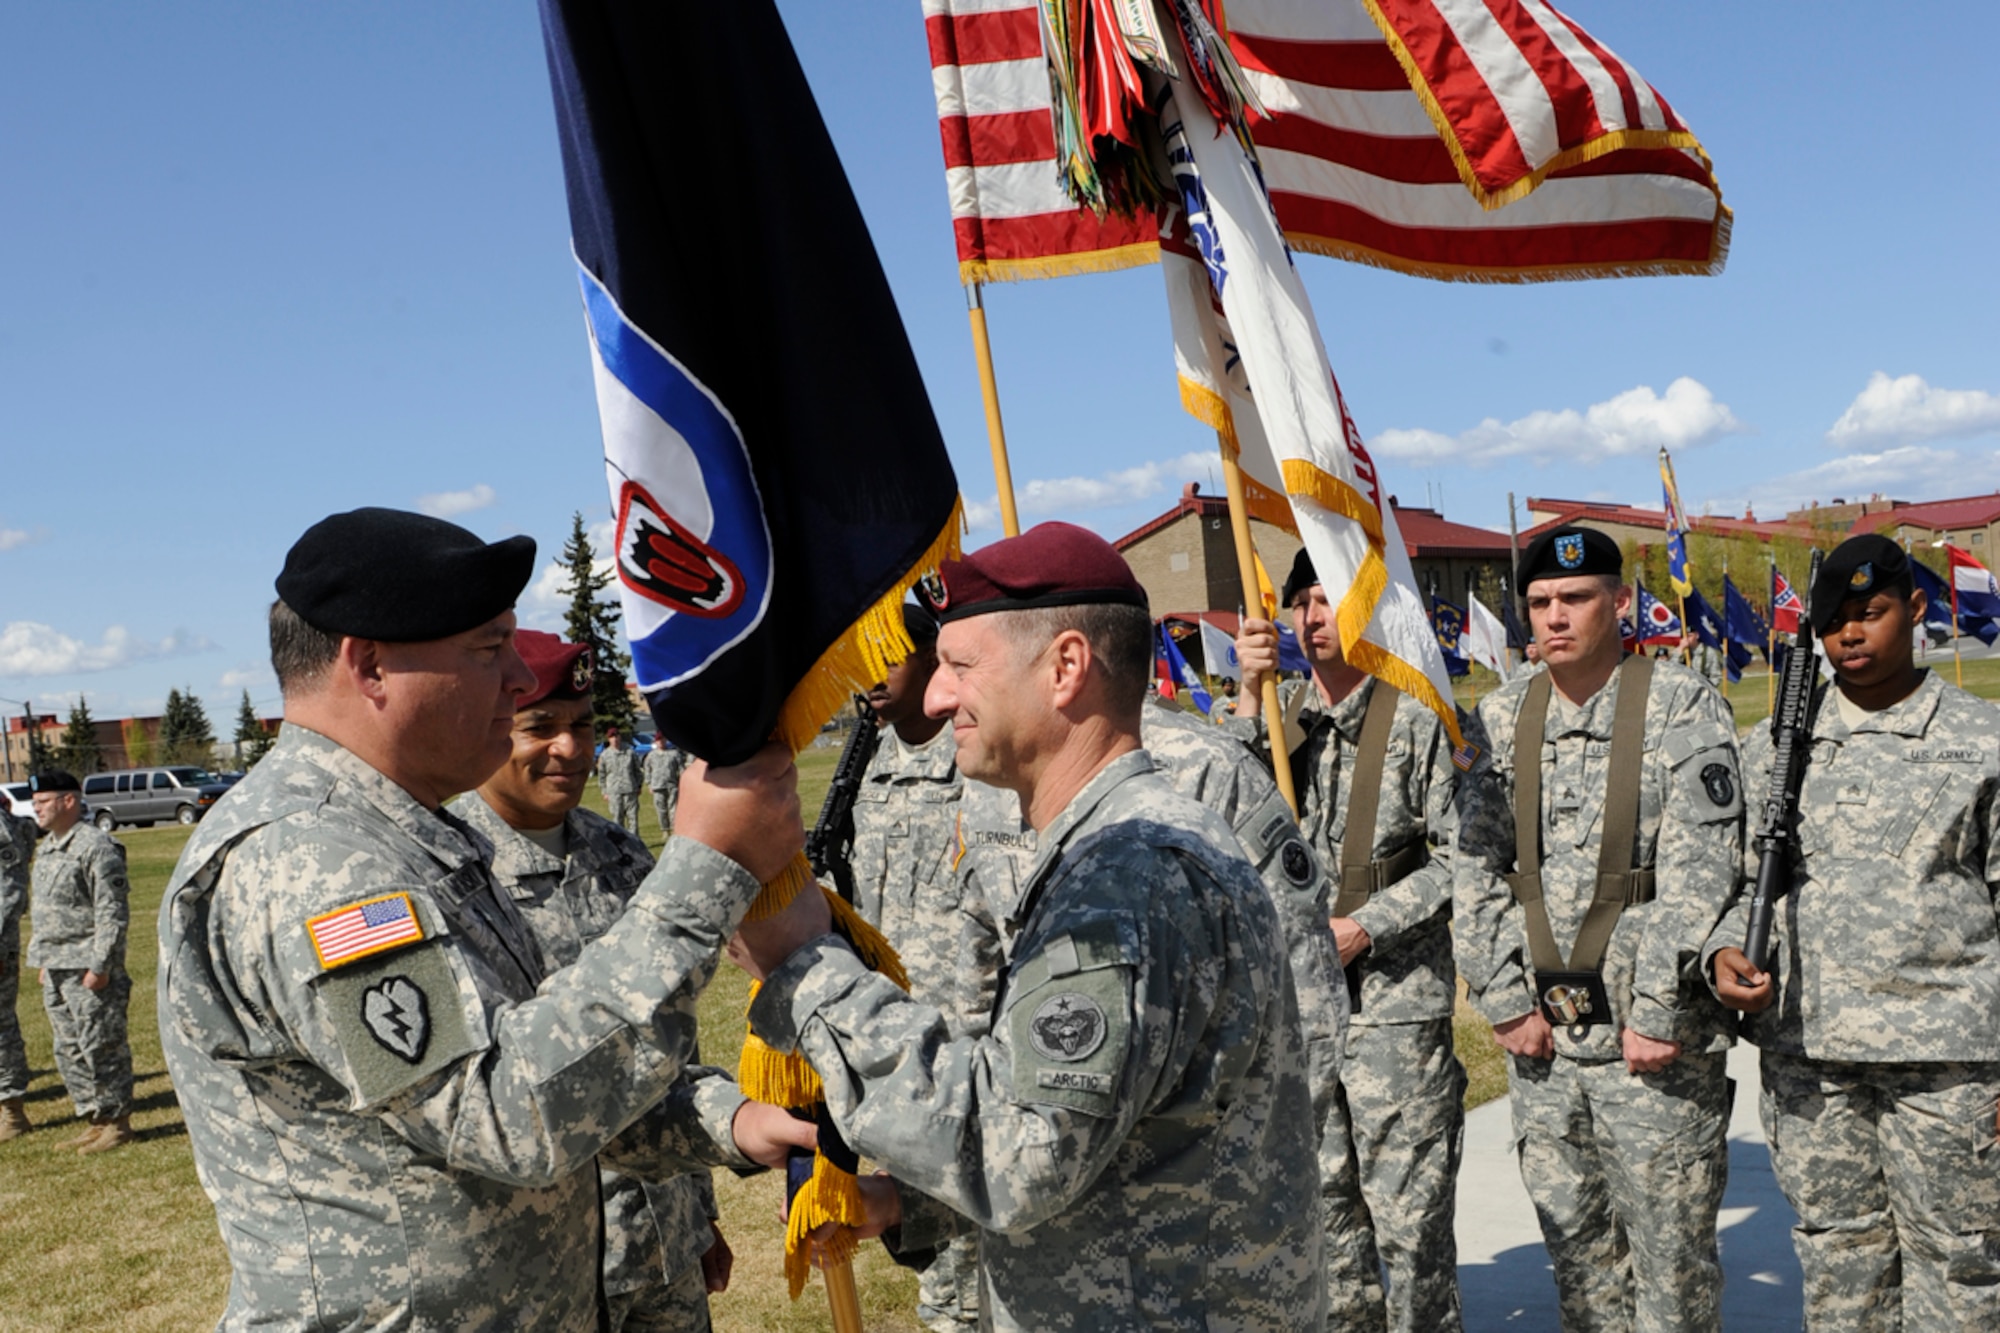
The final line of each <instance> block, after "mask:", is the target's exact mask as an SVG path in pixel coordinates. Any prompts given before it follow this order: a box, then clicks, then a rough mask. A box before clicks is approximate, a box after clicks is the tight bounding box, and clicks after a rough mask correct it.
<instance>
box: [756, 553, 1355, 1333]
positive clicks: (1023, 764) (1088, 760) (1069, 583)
mask: <svg viewBox="0 0 2000 1333" xmlns="http://www.w3.org/2000/svg"><path fill="white" fill-rule="evenodd" d="M937 585H938V586H937V587H935V588H934V589H933V600H934V602H935V603H936V604H937V605H938V607H939V609H940V620H941V622H942V624H943V629H942V631H941V634H940V637H939V640H938V653H939V661H940V666H939V669H938V672H937V674H936V675H935V676H934V677H933V678H932V681H931V686H930V691H929V694H928V696H927V699H926V703H927V707H928V709H929V711H931V712H933V713H935V714H939V715H947V714H948V715H950V716H951V718H952V723H953V728H954V733H955V736H956V740H957V744H958V758H959V767H960V769H961V771H962V772H964V773H965V774H966V775H967V776H968V777H969V778H976V779H980V780H998V781H1002V782H1005V783H1007V784H1008V785H1009V786H1010V787H1011V788H1012V789H1013V790H1014V791H1015V792H1016V793H1017V795H1019V796H1020V798H1021V801H1022V806H1023V808H1024V809H1025V810H1026V811H1027V812H1028V822H1029V823H1030V824H1031V825H1032V826H1033V827H1034V828H1035V830H1036V833H1037V840H1038V851H1037V855H1036V859H1035V862H1034V865H1033V867H1032V869H1031V870H1030V871H1029V873H1028V875H1027V877H1026V880H1025V881H1024V883H1023V885H1022V892H1021V896H1020V899H1019V901H1018V903H1017V904H1016V906H1015V908H1014V910H1013V913H1012V915H1013V917H1014V920H1015V923H1016V929H1015V930H1014V932H1013V937H1012V938H1013V949H1012V954H1011V956H1010V958H1009V959H1008V961H1007V964H1006V968H1005V971H1004V972H1003V974H1002V976H1001V982H1000V999H999V1001H998V1002H997V1004H996V1007H995V1014H994V1020H993V1023H992V1027H991V1030H990V1032H989V1033H988V1034H987V1035H986V1036H983V1037H977V1038H969V1037H953V1036H952V1035H951V1034H950V1031H949V1025H948V1023H947V1021H946V1018H945V1016H944V1014H943V1013H942V1012H940V1011H939V1010H938V1009H937V1008H936V1007H934V1006H929V1005H924V1004H921V1003H919V1002H918V1001H916V1000H913V999H911V998H910V997H909V996H907V995H905V994H903V993H902V992H901V991H900V990H897V989H896V988H895V987H894V986H893V985H892V984H891V983H890V982H888V981H887V980H886V979H884V978H882V977H881V976H879V975H878V974H875V973H872V972H869V971H868V970H867V969H866V968H864V967H863V966H862V965H861V963H860V961H859V960H858V959H857V958H855V956H854V955H853V953H852V952H851V951H850V950H849V949H848V948H847V946H846V945H845V943H844V942H842V941H841V940H840V939H839V937H837V936H832V935H828V934H827V933H826V931H827V925H828V919H827V915H826V906H825V902H824V900H823V898H820V897H817V896H816V895H812V894H801V895H799V896H798V898H797V899H796V900H795V901H794V902H793V903H792V905H791V906H790V907H789V908H787V909H786V911H784V912H782V913H780V914H778V915H777V916H775V917H772V918H770V919H768V920H765V921H758V922H749V923H746V924H745V925H743V926H742V927H741V928H739V931H738V936H737V940H736V942H735V943H734V944H733V945H732V946H731V948H732V954H733V956H736V957H738V958H739V959H740V960H742V961H744V962H745V964H746V966H748V967H749V968H750V969H751V970H752V972H753V974H754V975H758V976H760V977H761V979H762V981H763V985H762V989H761V990H760V991H759V993H758V995H757V998H756V1000H755V1002H754V1003H753V1005H752V1006H751V1024H752V1027H753V1028H754V1030H756V1031H757V1032H758V1033H759V1034H760V1035H761V1036H762V1037H763V1038H764V1039H765V1040H766V1041H768V1042H770V1043H771V1044H772V1045H773V1046H774V1047H776V1048H778V1049H780V1050H790V1049H794V1048H797V1049H800V1050H802V1051H803V1052H804V1053H805V1054H806V1055H807V1056H808V1057H809V1058H810V1059H811V1060H812V1062H813V1064H814V1065H815V1067H817V1068H818V1069H819V1071H820V1073H821V1077H822V1078H823V1079H824V1080H825V1085H826V1095H827V1104H828V1107H829V1109H830V1110H831V1112H832V1114H833V1118H834V1120H835V1123H836V1124H837V1125H838V1126H839V1128H840V1130H841V1132H842V1134H843V1135H844V1136H845V1137H846V1138H847V1140H848V1142H849V1143H850V1144H852V1145H853V1146H854V1148H855V1149H857V1150H858V1151H859V1152H860V1153H862V1154H863V1155H864V1156H866V1157H869V1158H872V1159H874V1160H876V1161H878V1162H880V1163H881V1164H882V1165H883V1166H884V1167H885V1168H886V1169H887V1171H888V1172H889V1173H890V1174H891V1176H893V1177H894V1181H893V1182H888V1181H883V1180H879V1179H864V1181H863V1182H862V1184H863V1192H864V1197H865V1198H866V1199H867V1201H868V1204H869V1209H870V1217H871V1221H870V1223H869V1225H868V1227H866V1228H864V1229H863V1230H864V1232H866V1231H872V1230H876V1229H879V1228H881V1227H884V1226H891V1227H894V1228H896V1234H895V1236H894V1237H893V1240H894V1243H895V1244H896V1245H897V1246H898V1247H899V1248H903V1249H910V1248H917V1247H921V1246H924V1245H926V1244H928V1243H930V1241H931V1240H932V1239H933V1238H934V1236H935V1234H936V1228H937V1226H938V1223H939V1221H940V1220H941V1219H942V1218H943V1217H945V1216H948V1215H949V1213H952V1212H955V1213H956V1214H958V1215H960V1216H963V1217H966V1218H970V1219H972V1220H973V1221H975V1222H977V1223H978V1224H979V1226H980V1238H979V1239H980V1249H979V1258H980V1286H981V1297H982V1300H981V1305H982V1312H981V1317H982V1319H983V1321H984V1324H985V1326H986V1327H988V1328H992V1329H998V1330H1015V1329H1047V1328H1111V1327H1133V1326H1137V1325H1140V1324H1143V1325H1144V1326H1146V1327H1150V1328H1157V1329H1186V1330H1196V1329H1200V1330H1215V1331H1218V1333H1220V1331H1223V1330H1227V1331H1230V1333H1239V1331H1241V1333H1248V1330H1263V1329H1270V1330H1279V1329H1283V1330H1296V1329H1300V1328H1309V1327H1315V1326H1317V1325H1318V1324H1319V1323H1320V1321H1321V1320H1322V1319H1323V1317H1324V1309H1325V1288H1324V1284H1323V1282H1322V1280H1321V1277H1320V1238H1319V1229H1318V1227H1317V1226H1315V1225H1314V1219H1313V1214H1314V1207H1313V1200H1314V1198H1315V1197H1316V1193H1317V1191H1316V1182H1315V1176H1316V1167H1315V1163H1314V1158H1313V1152H1314V1144H1313V1132H1312V1125H1311V1115H1312V1107H1311V1099H1310V1096H1309V1094H1308V1091H1307V1088H1306V1083H1305V1075H1304V1065H1303V1058H1302V1052H1301V1050H1300V1038H1299V1030H1298V1019H1297V1008H1296V1003H1295V1001H1294V998H1293V994H1292V988H1291V987H1290V986H1289V985H1288V984H1286V981H1287V973H1288V970H1289V969H1288V967H1287V964H1286V960H1285V955H1284V952H1283V949H1282V948H1281V946H1280V945H1279V943H1278V935H1279V928H1278V924H1277V920H1276V913H1275V910H1274V909H1273V907H1272V905H1271V901H1270V895H1269V894H1268V893H1266V892H1265V890H1264V888H1263V886H1262V884H1261V883H1260V882H1259V881H1258V879H1257V875H1256V872H1255V871H1254V870H1253V869H1252V868H1251V867H1250V865H1249V863H1248V862H1247V861H1246V860H1245V859H1244V857H1243V849H1242V845H1241V844H1240V843H1239V842H1238V841H1237V839H1236V836H1235V834H1234V833H1233V832H1231V831H1230V829H1229V827H1228V826H1227V825H1226V824H1224V823H1222V821H1221V820H1220V819H1218V818H1216V817H1215V816H1214V815H1213V814H1211V813H1209V812H1208V811H1205V810H1203V809H1202V808H1201V807H1200V806H1197V805H1195V804H1194V803H1193V802H1192V801H1189V800H1188V799H1186V798H1185V797H1183V796H1180V795H1178V794H1176V793H1175V792H1173V791H1172V790H1170V789H1169V788H1168V787H1167V786H1166V785H1165V784H1164V783H1162V782H1161V781H1160V780H1159V779H1158V777H1157V776H1155V775H1154V773H1153V771H1152V768H1153V765H1152V762H1151V760H1150V759H1149V758H1148V757H1147V756H1146V754H1145V753H1144V751H1142V750H1141V749H1140V748H1139V727H1140V721H1139V719H1140V711H1141V709H1142V707H1143V702H1142V701H1143V698H1144V693H1145V689H1146V682H1147V677H1148V675H1149V668H1150V663H1151V645H1152V625H1151V622H1150V620H1149V619H1148V617H1147V615H1146V610H1145V592H1144V590H1143V589H1142V588H1141V587H1140V586H1139V584H1138V581H1137V580H1136V579H1135V578H1134V577H1133V576H1132V573H1131V571H1130V569H1129V568H1128V567H1127V566H1126V565H1125V563H1124V561H1123V560H1122V559H1121V558H1120V557H1119V556H1118V554H1117V552H1116V551H1114V550H1113V549H1112V548H1111V547H1110V545H1109V544H1108V543H1106V542H1104V541H1103V540H1102V539H1101V538H1098V537H1096V536H1094V535H1092V534H1090V533H1087V532H1084V531H1083V530H1082V529H1079V528H1075V527H1071V526H1070V525H1068V524H1059V523H1051V524H1043V525H1042V526H1040V527H1038V528H1035V529H1033V530H1032V531H1030V532H1028V533H1026V534H1025V535H1023V536H1021V537H1016V538H1010V539H1008V540H1007V541H1003V542H1000V543H998V544H996V545H994V546H991V547H988V548H986V549H985V550H983V551H981V552H979V553H977V554H976V555H973V556H970V557H968V558H967V559H965V560H963V561H947V562H945V564H944V566H943V568H942V569H941V570H940V572H939V576H938V580H937ZM947 1210H948V1211H947Z"/></svg>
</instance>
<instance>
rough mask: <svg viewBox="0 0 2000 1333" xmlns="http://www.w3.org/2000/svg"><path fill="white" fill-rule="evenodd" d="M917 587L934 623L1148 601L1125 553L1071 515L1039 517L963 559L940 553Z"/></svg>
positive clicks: (1143, 605) (1139, 604)
mask: <svg viewBox="0 0 2000 1333" xmlns="http://www.w3.org/2000/svg"><path fill="white" fill-rule="evenodd" d="M918 587H919V589H920V590H921V593H922V595H923V598H924V600H925V601H926V602H928V603H929V605H930V608H931V610H933V611H935V612H936V613H937V618H938V624H940V625H949V624H950V623H951V622H952V621H954V620H962V619H964V618H965V617H967V616H983V615H986V614H987V613H988V612H991V611H1031V610H1034V609H1036V608H1038V607H1045V606H1090V605H1101V604H1105V603H1110V604H1113V605H1120V606H1136V607H1138V608H1139V609H1140V610H1142V611H1143V610H1145V609H1147V606H1146V590H1145V588H1144V587H1142V586H1141V585H1140V583H1139V580H1138V578H1137V576H1135V575H1134V574H1133V573H1132V566H1130V565H1128V564H1126V563H1125V557H1124V556H1122V555H1120V554H1118V549H1117V548H1116V547H1114V546H1113V545H1112V544H1111V543H1110V542H1108V541H1105V540H1104V538H1102V537H1100V536H1098V535H1097V534H1096V533H1094V532H1091V531H1089V530H1088V529H1085V528H1079V527H1077V526H1076V525H1075V524H1074V523H1038V524H1036V525H1035V526H1034V527H1032V528H1029V529H1028V530H1027V531H1026V532H1024V533H1022V534H1021V535H1020V536H1018V537H1008V538H1006V539H1005V540H1003V541H997V542H994V543H993V544H992V545H991V546H987V547H982V548H981V549H979V550H977V551H974V552H973V553H972V554H971V555H968V556H966V557H965V558H964V559H963V560H947V561H945V562H944V563H942V564H941V565H939V566H938V572H937V574H936V575H935V576H934V577H932V578H929V579H926V580H924V582H923V583H921V584H919V585H918Z"/></svg>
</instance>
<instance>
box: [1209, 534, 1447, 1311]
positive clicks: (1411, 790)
mask: <svg viewBox="0 0 2000 1333" xmlns="http://www.w3.org/2000/svg"><path fill="white" fill-rule="evenodd" d="M1283 600H1284V603H1285V605H1286V606H1287V607H1289V608H1291V613H1292V621H1293V629H1294V630H1295V632H1296V633H1297V635H1298V640H1299V646H1300V648H1301V649H1302V650H1303V651H1304V652H1305V654H1306V660H1307V661H1308V662H1309V663H1310V664H1311V667H1312V673H1313V674H1312V686H1311V688H1309V689H1307V690H1306V691H1305V696H1306V697H1305V699H1304V702H1303V706H1302V707H1301V708H1300V709H1299V711H1298V715H1297V716H1298V722H1299V725H1300V727H1301V728H1302V730H1303V732H1304V739H1303V741H1302V742H1301V743H1300V744H1299V745H1297V746H1296V747H1295V748H1294V749H1293V750H1292V753H1291V758H1290V763H1291V769H1292V774H1293V782H1294V784H1295V787H1296V790H1297V792H1298V798H1299V815H1300V823H1301V825H1302V826H1303V830H1304V832H1305V835H1306V837H1307V839H1308V840H1309V841H1310V843H1311V845H1312V849H1313V851H1314V852H1315V853H1316V854H1317V855H1318V858H1319V860H1320V861H1321V862H1322V863H1323V864H1324V865H1325V866H1326V867H1327V868H1328V873H1329V874H1330V875H1336V876H1337V875H1338V874H1339V868H1340V866H1341V852H1342V847H1343V839H1344V837H1345V835H1346V831H1347V829H1348V828H1349V827H1350V822H1351V820H1352V818H1353V812H1352V811H1351V810H1350V809H1349V808H1348V807H1349V805H1350V803H1351V800H1350V787H1349V784H1350V783H1351V782H1352V781H1353V780H1354V777H1355V772H1356V768H1357V764H1358V755H1359V747H1360V743H1361V736H1362V723H1363V719H1364V717H1366V715H1367V713H1368V709H1369V705H1370V703H1371V702H1372V701H1373V700H1374V698H1375V695H1376V693H1377V692H1378V691H1381V690H1386V689H1388V688H1389V687H1388V686H1386V685H1384V684H1382V683H1381V682H1380V681H1377V680H1375V679H1373V678H1372V677H1370V676H1367V675H1364V674H1363V673H1362V672H1360V671H1359V670H1357V669H1356V668H1354V667H1351V666H1349V665H1348V664H1347V662H1346V661H1345V659H1344V658H1343V657H1342V655H1341V647H1340V633H1339V629H1338V627H1337V626H1336V624H1335V621H1334V614H1333V610H1334V609H1333V607H1332V605H1331V604H1329V602H1328V601H1327V597H1326V593H1325V591H1324V589H1323V588H1322V587H1321V586H1320V582H1319V576H1318V575H1317V573H1315V572H1314V570H1313V566H1312V557H1311V556H1310V554H1308V553H1307V552H1306V551H1304V550H1301V551H1300V552H1299V553H1298V558H1297V559H1296V560H1295V561H1294V562H1293V565H1292V571H1291V574H1290V576H1289V577H1288V578H1287V579H1286V580H1285V588H1284V597H1283ZM1236 655H1237V660H1238V662H1239V663H1240V665H1241V666H1242V668H1243V690H1242V693H1241V695H1240V700H1241V701H1240V702H1239V703H1238V705H1237V716H1238V717H1239V718H1242V719H1245V720H1246V721H1248V720H1249V719H1256V718H1258V717H1259V715H1260V713H1261V711H1262V701H1263V699H1262V688H1263V681H1264V678H1265V677H1266V676H1268V675H1269V674H1271V673H1272V672H1275V671H1276V670H1277V669H1278V636H1277V629H1276V627H1275V626H1274V625H1272V624H1271V622H1269V621H1265V620H1257V619H1246V620H1245V621H1244V622H1243V626H1242V632H1241V635H1240V637H1239V638H1238V639H1237V642H1236ZM1394 707H1395V713H1394V716H1393V717H1392V718H1391V720H1390V722H1389V730H1388V736H1387V749H1386V757H1385V759H1384V761H1383V767H1382V782H1381V786H1380V793H1379V797H1378V799H1377V803H1376V811H1375V820H1374V834H1373V839H1372V846H1370V847H1369V848H1368V849H1366V852H1367V854H1366V856H1365V857H1364V858H1363V859H1364V860H1366V861H1368V862H1386V861H1389V860H1390V859H1391V858H1395V857H1399V856H1400V858H1401V862H1400V864H1398V865H1397V867H1396V871H1395V873H1396V874H1398V875H1399V876H1400V877H1399V878H1397V879H1395V881H1394V882H1393V883H1390V884H1387V885H1383V886H1379V887H1376V888H1375V889H1374V891H1373V892H1372V893H1371V894H1368V895H1367V896H1366V897H1365V898H1362V899H1361V900H1360V901H1359V902H1352V901H1351V902H1349V903H1348V904H1346V906H1347V908H1348V909H1349V910H1348V911H1347V912H1346V913H1345V914H1343V915H1341V916H1339V917H1337V918H1336V919H1335V920H1334V921H1333V938H1334V941H1335V943H1336V945H1337V947H1338V948H1339V951H1340V961H1341V962H1342V963H1344V964H1346V965H1347V966H1348V967H1350V968H1351V969H1352V971H1353V975H1354V976H1355V978H1356V980H1357V981H1358V983H1359V986H1358V988H1359V991H1360V998H1361V1003H1360V1007H1359V1009H1358V1010H1357V1012H1356V1013H1355V1014H1354V1016H1353V1018H1352V1019H1351V1020H1350V1026H1349V1028H1348V1036H1347V1049H1346V1053H1345V1058H1344V1059H1343V1060H1342V1062H1341V1077H1340V1089H1339V1092H1338V1095H1337V1096H1336V1097H1335V1099H1334V1103H1333V1110H1332V1121H1331V1123H1330V1124H1329V1125H1328V1133H1327V1135H1326V1139H1325V1144H1324V1148H1323V1151H1322V1155H1321V1159H1320V1168H1321V1175H1322V1186H1323V1189H1324V1192H1325V1214H1326V1229H1327V1327H1328V1328H1330V1329H1355V1330H1366V1329H1375V1330H1381V1329H1385V1328H1386V1329H1394V1330H1397V1331H1398V1333H1414V1331H1415V1330H1426V1331H1427V1333H1428V1331H1429V1330H1453V1329H1457V1328H1459V1327H1461V1326H1462V1319H1461V1315H1460V1311H1459V1297H1458V1243H1457V1238H1456V1236H1455V1234H1454V1232H1453V1218H1454V1215H1455V1212H1456V1208H1457V1200H1458V1167H1459V1162H1460V1159H1461V1156H1462V1154H1463V1151H1464V1140H1465V1110H1464V1106H1465V1069H1464V1066H1462V1065H1461V1064H1459V1062H1458V1056H1457V1053H1456V1051H1455V1049H1454V1046H1453V1040H1452V1021H1451V1016H1452V1006H1453V1004H1454V1002H1455V1000H1456V998H1457V979H1458V974H1457V971H1456V969H1455V967H1454V965H1453V962H1452V948H1451V845H1452V836H1453V834H1454V833H1455V832H1456V830H1457V827H1458V812H1457V809H1456V794H1457V790H1458V774H1459V770H1458V768H1457V766H1456V765H1455V764H1454V762H1453V752H1452V744H1451V738H1450V736H1449V734H1448V733H1446V731H1445V729H1444V727H1443V726H1442V725H1441V724H1440V723H1439V721H1438V717H1437V714H1436V713H1434V712H1432V711H1431V710H1430V709H1429V708H1427V707H1425V706H1424V705H1423V704H1422V703H1420V702H1418V701H1417V700H1416V699H1413V698H1411V697H1409V696H1407V695H1399V696H1397V697H1396V700H1395V705H1394ZM1232 725H1233V726H1237V727H1240V726H1242V725H1244V722H1237V723H1232ZM1465 725H1466V728H1467V729H1468V730H1476V728H1475V727H1474V726H1473V724H1472V723H1471V722H1470V720H1469V719H1468V720H1466V723H1465ZM1259 730H1260V731H1261V730H1262V728H1259ZM1477 749H1478V747H1477V746H1476V745H1475V746H1473V747H1472V749H1471V750H1469V751H1467V752H1466V753H1467V754H1468V755H1469V754H1472V753H1475V752H1476V751H1477ZM1466 762H1467V763H1468V764H1469V763H1470V760H1469V759H1468V760H1467V761H1466ZM1385 1271H1386V1273H1387V1276H1388V1285H1387V1289H1386V1291H1385V1289H1384V1286H1383V1282H1382V1274H1383V1273H1384V1272H1385Z"/></svg>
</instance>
